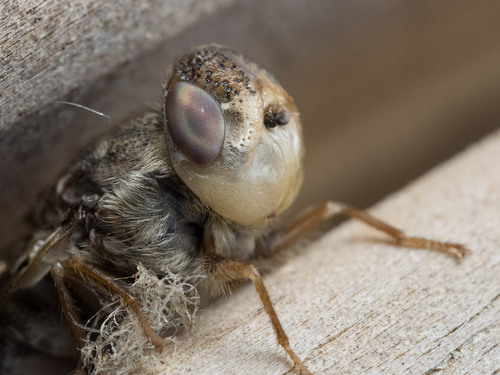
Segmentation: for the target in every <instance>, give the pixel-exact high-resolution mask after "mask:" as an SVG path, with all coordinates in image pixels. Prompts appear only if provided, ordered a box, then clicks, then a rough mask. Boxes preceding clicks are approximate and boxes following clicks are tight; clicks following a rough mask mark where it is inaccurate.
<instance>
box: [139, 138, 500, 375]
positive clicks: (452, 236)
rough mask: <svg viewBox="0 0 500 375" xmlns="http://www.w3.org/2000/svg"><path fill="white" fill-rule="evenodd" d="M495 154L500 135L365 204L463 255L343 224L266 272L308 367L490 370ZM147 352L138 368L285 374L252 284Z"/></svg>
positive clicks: (496, 238) (498, 218)
mask: <svg viewBox="0 0 500 375" xmlns="http://www.w3.org/2000/svg"><path fill="white" fill-rule="evenodd" d="M498 160H500V132H497V133H496V134H494V135H492V136H491V137H490V138H489V139H486V140H485V141H483V142H481V143H480V144H479V145H477V146H475V147H473V148H471V149H470V150H468V151H466V152H464V153H463V154H462V155H460V156H458V157H456V158H455V159H453V160H452V161H451V162H449V163H446V164H445V165H443V166H440V167H438V168H436V169H435V170H434V171H432V172H431V173H429V174H427V175H425V176H424V177H423V178H421V179H420V180H418V181H417V182H415V183H414V184H412V185H411V186H409V187H408V188H406V189H404V190H403V191H401V192H399V193H397V194H394V195H392V196H391V197H390V198H388V199H387V200H385V201H384V202H383V203H381V204H379V205H378V206H377V207H376V208H375V209H373V210H372V212H373V213H375V214H376V215H378V216H379V217H382V218H385V219H387V220H388V221H390V222H391V223H395V224H397V225H399V226H400V227H401V228H403V229H405V230H407V231H408V232H409V233H412V234H415V235H425V236H429V237H431V238H435V239H440V240H449V241H458V242H461V243H464V244H467V245H468V246H469V247H470V248H471V249H472V251H473V253H472V254H471V255H470V256H469V257H468V258H467V259H465V260H464V261H463V262H462V263H459V264H457V262H456V261H455V260H454V259H452V258H450V257H448V256H445V255H443V254H438V253H432V252H429V251H419V250H408V249H402V248H397V247H395V246H393V245H391V244H390V243H387V242H386V240H385V238H384V237H383V236H382V235H379V234H378V233H376V232H374V231H373V230H372V229H370V228H367V227H365V226H363V225H362V224H359V223H355V222H348V223H346V224H345V225H343V226H342V227H341V228H339V229H336V230H333V231H332V232H330V233H328V234H326V235H325V236H324V237H323V238H321V239H320V240H319V241H317V242H315V243H314V244H312V245H310V246H309V247H308V248H307V249H305V250H304V252H303V253H302V254H301V255H299V256H298V257H296V258H294V259H293V260H291V261H290V262H288V263H287V264H286V265H285V266H284V267H282V268H280V269H278V270H277V271H276V272H274V273H273V274H271V275H269V276H268V277H266V280H265V283H266V284H267V286H268V288H269V290H270V293H271V295H272V299H273V301H274V304H275V307H276V309H277V311H278V314H279V316H280V318H281V321H282V323H283V326H284V328H285V330H286V331H287V332H288V335H289V337H290V339H291V342H292V345H293V347H294V348H295V350H296V352H297V353H298V354H299V356H300V357H301V358H303V359H304V360H305V362H306V364H307V365H308V366H309V368H310V369H311V370H313V371H314V372H315V373H318V374H361V373H362V374H493V373H495V374H496V373H497V372H498V371H499V370H500V334H499V333H500V298H499V297H500V252H499V251H498V249H499V248H500V235H499V233H498V231H499V229H498V228H500V215H499V214H498V213H499V212H500V190H499V189H498V186H499V184H500V173H499V169H498V163H497V162H496V161H498ZM157 359H158V361H162V362H163V363H164V364H163V365H159V366H152V367H151V368H149V369H148V373H150V374H158V373H161V374H170V373H193V374H213V373H220V374H235V373H238V374H290V373H293V371H291V361H289V360H288V359H287V358H286V357H285V354H284V352H283V351H282V349H281V348H279V347H278V346H277V344H276V339H275V336H274V333H273V331H272V328H271V326H270V323H269V321H268V318H267V316H266V314H265V312H264V311H263V308H262V306H261V304H260V302H259V300H258V297H257V295H256V292H255V291H254V290H253V288H252V287H251V286H247V287H245V288H244V289H243V290H240V291H239V292H237V293H235V294H234V295H232V296H230V297H229V298H227V299H225V300H221V301H220V302H219V303H217V304H216V305H214V306H211V307H209V308H207V309H206V310H205V311H203V312H202V313H201V314H200V316H199V321H198V324H197V328H196V329H195V330H194V331H193V332H191V333H190V334H188V335H185V336H182V337H180V338H179V339H178V342H177V345H176V348H175V350H174V349H173V348H170V350H167V352H166V353H163V354H162V355H159V356H158V357H157ZM150 363H152V362H150ZM141 371H142V370H141ZM141 373H142V372H141Z"/></svg>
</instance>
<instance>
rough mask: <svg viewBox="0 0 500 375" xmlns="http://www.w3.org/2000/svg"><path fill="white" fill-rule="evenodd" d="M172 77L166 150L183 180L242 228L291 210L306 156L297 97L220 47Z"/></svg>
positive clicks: (184, 62)
mask: <svg viewBox="0 0 500 375" xmlns="http://www.w3.org/2000/svg"><path fill="white" fill-rule="evenodd" d="M170 74H171V77H170V79H169V80H168V81H167V84H166V87H165V92H166V94H165V120H166V134H167V144H168V147H169V153H170V158H171V161H172V164H173V167H174V169H175V171H176V173H177V174H178V175H179V177H180V178H181V179H182V181H183V182H184V183H185V184H186V185H187V186H188V187H189V188H190V189H191V190H192V191H193V192H194V193H195V194H196V195H197V196H198V197H199V198H200V199H201V200H202V201H203V202H204V203H205V204H206V205H208V206H209V207H211V208H212V209H213V210H214V211H216V212H217V213H218V214H220V215H222V216H223V217H225V218H226V219H229V220H232V221H235V222H237V223H239V224H243V225H251V226H262V225H265V224H266V223H267V222H268V221H269V220H270V219H271V218H273V217H275V216H276V215H277V214H279V213H281V212H282V211H284V210H285V209H286V208H288V207H289V206H290V204H291V203H292V202H293V200H294V199H295V197H296V195H297V192H298V190H299V188H300V185H301V181H302V169H301V161H302V155H303V148H302V141H301V125H300V121H299V118H298V113H297V109H296V107H295V104H294V102H293V100H292V99H291V97H290V96H288V94H287V93H286V92H285V91H284V90H283V88H282V87H281V86H280V85H279V84H278V83H277V82H276V81H275V80H274V79H273V78H272V77H271V76H270V75H269V74H268V73H267V72H266V71H264V70H263V69H260V68H258V67H257V66H256V65H255V64H253V63H250V62H248V61H247V60H246V59H244V58H243V57H241V56H239V55H236V54H235V53H234V52H232V51H230V50H227V49H224V48H220V47H215V46H210V47H206V48H203V49H200V50H197V51H196V52H194V53H193V54H191V55H188V56H186V57H184V58H182V59H181V60H179V61H178V62H177V64H176V65H175V66H174V68H173V69H172V71H171V73H170ZM269 119H272V121H270V120H269ZM276 125H279V126H276Z"/></svg>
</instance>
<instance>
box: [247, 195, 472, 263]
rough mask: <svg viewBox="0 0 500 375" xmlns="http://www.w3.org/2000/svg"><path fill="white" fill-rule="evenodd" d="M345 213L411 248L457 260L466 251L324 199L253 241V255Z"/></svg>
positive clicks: (272, 250) (267, 252)
mask: <svg viewBox="0 0 500 375" xmlns="http://www.w3.org/2000/svg"><path fill="white" fill-rule="evenodd" d="M339 214H341V215H347V216H349V217H351V218H353V219H355V220H359V221H362V222H364V223H365V224H367V225H369V226H371V227H373V228H375V229H377V230H379V231H381V232H384V233H386V234H387V235H389V236H390V237H392V238H393V239H394V241H395V242H396V244H398V245H400V246H403V247H409V248H415V249H428V250H434V251H440V252H443V253H446V254H449V255H452V256H454V257H455V258H457V259H458V260H460V259H462V258H463V257H464V256H466V255H467V254H468V253H469V252H470V251H469V249H467V248H466V247H464V246H462V245H460V244H457V243H450V242H440V241H434V240H429V239H426V238H419V237H410V236H407V235H406V234H405V233H404V232H403V231H401V230H399V229H397V228H394V227H393V226H391V225H389V224H387V223H385V222H383V221H381V220H379V219H377V218H375V217H373V216H371V215H370V214H368V213H367V212H365V211H362V210H358V209H356V208H353V207H350V206H348V205H345V204H343V203H339V202H331V201H328V202H325V203H323V204H321V205H319V206H316V207H313V208H312V209H311V208H309V209H306V210H305V211H304V212H302V213H301V214H299V215H298V217H297V218H296V219H295V220H294V221H293V222H292V223H291V224H290V225H289V226H288V227H286V228H284V229H281V230H277V231H275V232H272V233H271V234H270V235H269V236H267V237H264V238H263V239H261V240H260V241H259V242H258V244H257V249H256V255H257V256H271V255H272V254H274V253H276V252H279V251H280V250H282V249H285V248H287V247H288V246H290V245H292V244H293V243H295V242H296V241H297V240H299V239H300V238H302V237H303V236H305V235H306V234H308V233H309V232H311V231H312V230H314V229H315V228H317V227H318V226H319V224H321V223H322V222H324V221H325V220H327V219H329V218H331V217H332V216H335V215H339Z"/></svg>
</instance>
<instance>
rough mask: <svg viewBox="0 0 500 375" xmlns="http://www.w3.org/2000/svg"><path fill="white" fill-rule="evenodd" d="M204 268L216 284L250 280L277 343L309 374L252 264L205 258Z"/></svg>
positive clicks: (305, 374)
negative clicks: (294, 349)
mask: <svg viewBox="0 0 500 375" xmlns="http://www.w3.org/2000/svg"><path fill="white" fill-rule="evenodd" d="M204 268H205V270H206V272H207V273H208V275H209V276H210V277H212V278H213V279H214V280H215V281H218V282H231V281H237V280H242V279H247V280H250V281H251V282H252V283H253V284H254V286H255V289H256V290H257V293H258V294H259V297H260V300H261V301H262V304H263V305H264V309H265V310H266V313H267V315H268V316H269V318H270V319H271V323H272V325H273V328H274V331H275V332H276V336H277V338H278V343H279V344H280V345H281V346H282V347H283V349H285V351H286V352H287V354H288V355H289V356H290V358H291V359H292V361H293V363H294V364H295V366H296V367H297V369H298V370H299V371H300V374H301V375H308V374H310V372H309V370H307V368H306V366H305V365H304V363H303V362H302V361H301V360H300V358H299V357H298V356H297V355H296V354H295V353H294V351H293V350H292V348H291V346H290V342H289V340H288V337H287V335H286V333H285V331H284V329H283V327H282V326H281V323H280V321H279V318H278V315H277V314H276V311H275V310H274V307H273V304H272V302H271V299H270V298H269V294H268V293H267V290H266V287H265V286H264V282H263V281H262V276H261V275H260V273H259V271H258V270H257V268H256V267H255V266H254V265H252V264H245V263H242V262H237V261H233V260H229V259H225V258H222V257H206V258H205V259H204Z"/></svg>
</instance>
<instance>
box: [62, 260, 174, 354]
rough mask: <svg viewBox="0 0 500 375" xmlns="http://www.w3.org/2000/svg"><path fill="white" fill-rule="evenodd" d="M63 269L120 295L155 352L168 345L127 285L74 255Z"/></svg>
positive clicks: (64, 264) (65, 263)
mask: <svg viewBox="0 0 500 375" xmlns="http://www.w3.org/2000/svg"><path fill="white" fill-rule="evenodd" d="M63 267H68V268H70V269H71V270H73V271H74V272H75V273H76V274H78V275H79V276H80V277H81V278H82V279H84V280H88V281H89V282H91V283H92V284H94V285H96V286H97V287H99V288H101V289H102V290H104V291H106V292H108V293H116V294H118V295H119V296H120V297H121V298H122V299H123V301H125V303H126V304H127V305H128V307H130V309H131V310H132V311H133V312H134V314H135V315H136V316H137V318H138V319H139V322H140V324H141V327H142V329H143V330H144V333H145V334H146V336H148V337H149V339H150V340H151V343H152V344H153V345H154V347H155V350H156V351H158V352H161V351H162V349H163V347H164V346H165V345H166V342H165V340H163V339H162V338H161V337H160V336H159V335H158V334H157V333H156V332H155V331H154V330H153V328H151V325H150V324H149V322H148V320H147V318H146V317H145V316H144V314H142V312H141V304H140V302H139V299H138V298H137V297H136V296H134V295H133V294H132V293H131V292H130V291H129V290H128V288H127V287H126V286H125V285H122V284H120V283H118V282H117V281H116V280H115V279H114V278H113V277H112V276H110V275H109V274H107V273H106V272H104V271H102V270H101V269H99V268H97V267H96V266H94V265H92V264H89V263H87V262H85V261H83V260H81V259H79V258H77V257H76V256H74V255H70V256H69V258H68V260H67V261H66V262H64V263H63Z"/></svg>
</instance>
